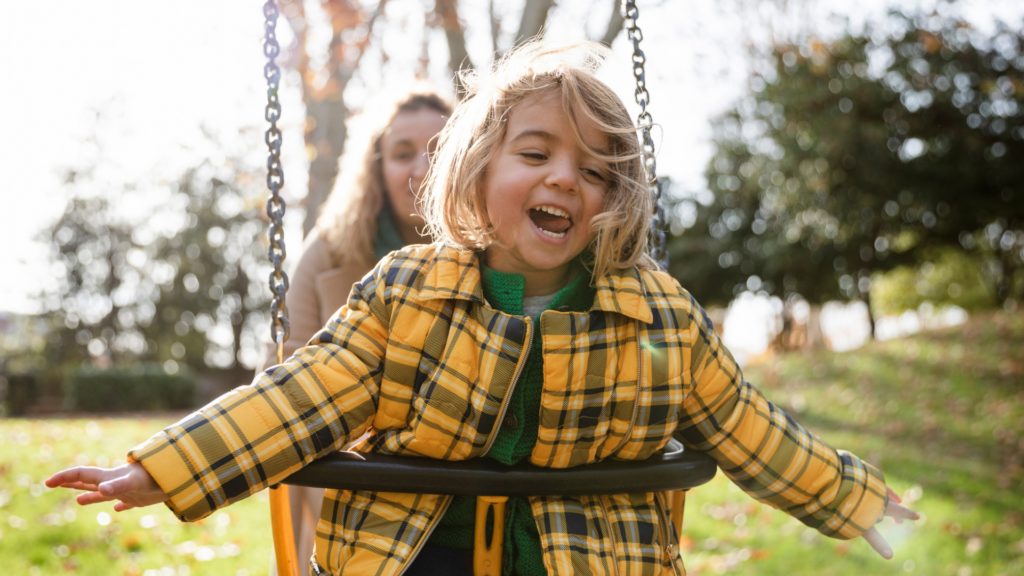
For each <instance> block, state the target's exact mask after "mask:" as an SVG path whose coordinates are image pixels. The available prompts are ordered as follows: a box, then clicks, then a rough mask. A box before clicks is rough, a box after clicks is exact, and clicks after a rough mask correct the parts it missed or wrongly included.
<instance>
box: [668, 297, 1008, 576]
mask: <svg viewBox="0 0 1024 576" xmlns="http://www.w3.org/2000/svg"><path fill="white" fill-rule="evenodd" d="M746 376H747V378H748V380H750V381H751V382H754V383H756V384H758V385H759V386H760V387H761V388H762V389H763V390H765V392H766V393H767V395H768V396H769V397H770V398H772V400H773V401H775V402H776V403H777V404H779V405H781V406H783V407H784V408H785V409H786V410H787V411H789V412H790V413H791V414H793V415H794V416H796V418H797V419H798V420H799V421H800V422H801V423H802V424H804V425H805V426H807V427H808V428H810V429H812V430H814V431H815V432H816V433H817V434H818V435H819V436H821V437H822V438H824V439H825V440H827V441H828V442H829V443H830V444H832V445H833V446H836V447H840V448H843V449H846V450H849V451H851V452H854V453H855V454H858V455H860V456H862V457H863V458H865V459H867V460H868V461H869V462H871V463H873V464H876V465H877V466H879V467H880V468H882V470H884V472H885V474H886V480H887V482H888V483H889V484H890V485H891V486H892V487H893V488H894V489H895V490H896V491H897V492H898V493H900V494H901V495H902V496H903V498H904V503H905V504H908V503H909V505H910V507H912V508H914V509H915V510H918V511H919V512H921V513H922V516H923V517H922V519H921V520H920V521H918V522H916V523H915V524H913V525H908V524H903V525H897V524H895V523H893V522H892V521H891V520H887V521H886V522H885V523H883V525H882V527H881V531H882V534H883V535H884V536H885V537H886V538H887V539H888V540H889V542H890V543H891V544H892V545H893V550H894V552H895V557H894V559H893V560H890V561H885V560H882V559H881V558H880V557H878V556H877V555H876V554H875V553H874V551H873V550H871V548H870V547H869V546H868V545H867V543H866V542H864V541H863V540H862V539H858V540H854V541H847V542H842V541H836V540H831V539H829V538H825V537H823V536H819V535H818V534H817V532H815V531H813V530H811V529H809V528H806V527H804V526H803V524H800V523H799V522H797V521H796V520H792V519H790V518H789V517H788V516H786V515H784V514H782V513H781V512H777V511H775V510H773V509H771V508H769V507H767V506H763V505H761V504H759V503H756V502H754V501H753V500H751V499H750V498H748V497H746V496H745V495H744V494H743V493H742V492H741V491H740V490H739V489H738V488H736V487H735V486H734V485H732V484H731V483H730V482H729V481H728V480H727V479H726V478H725V477H724V476H723V475H722V474H721V473H719V475H718V476H716V478H715V479H714V480H713V481H712V483H711V484H709V485H706V486H702V487H700V488H699V489H697V490H694V491H692V493H691V494H690V495H689V496H688V498H687V512H686V527H685V529H684V530H685V532H686V536H685V537H684V542H683V548H684V550H688V551H687V552H686V553H685V554H684V558H685V559H686V562H687V568H688V569H689V572H690V575H691V576H696V575H702V574H722V573H728V574H771V575H774V574H794V575H797V574H807V575H811V574H814V575H817V574H828V575H846V574H849V575H865V574H867V575H872V576H874V575H887V574H893V575H894V574H927V575H950V576H982V575H1006V576H1012V575H1018V574H1024V526H1022V524H1024V314H1016V315H1010V314H999V315H983V316H977V317H975V318H972V319H971V320H970V321H969V322H968V323H967V324H965V325H963V326H958V327H953V328H949V329H945V330H942V331H937V332H928V333H924V334H919V335H916V336H913V337H909V338H904V339H899V340H891V341H886V342H878V343H873V344H870V345H868V346H865V347H863V348H861V349H859V350H854V351H850V352H845V353H829V352H819V353H815V354H813V355H805V354H790V355H785V356H780V357H776V358H774V359H772V360H768V361H765V362H763V363H762V364H760V365H756V366H752V367H750V368H748V369H747V370H746Z"/></svg>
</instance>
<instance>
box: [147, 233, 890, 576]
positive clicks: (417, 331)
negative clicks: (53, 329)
mask: <svg viewBox="0 0 1024 576" xmlns="http://www.w3.org/2000/svg"><path fill="white" fill-rule="evenodd" d="M595 288H596V296H595V300H594V306H593V308H592V309H591V310H590V311H588V312H582V313H579V312H559V311H553V310H552V311H547V312H545V313H544V314H543V315H542V316H541V320H540V332H541V334H542V335H543V340H542V350H543V354H544V388H543V392H542V397H541V408H540V414H539V418H540V425H539V429H538V439H537V443H536V445H535V447H534V450H533V452H532V453H531V455H530V461H531V462H532V463H533V464H536V465H539V466H547V467H553V468H564V467H569V466H577V465H581V464H586V463H590V462H596V461H599V460H602V459H605V458H617V459H624V460H633V459H642V458H646V457H648V456H650V455H652V454H653V453H655V452H656V451H658V450H660V449H661V448H662V447H663V446H664V445H665V444H666V443H667V442H668V440H669V439H670V438H671V437H672V436H673V435H676V436H677V437H679V438H681V439H682V440H683V441H684V443H685V444H686V445H687V446H688V447H691V448H694V449H698V450H702V451H706V452H708V453H709V454H711V455H712V456H713V457H714V458H715V459H716V460H717V462H718V464H719V466H720V467H721V468H722V470H723V471H724V472H725V473H726V474H727V475H728V476H729V477H730V478H732V479H733V480H734V481H735V482H736V483H737V484H738V485H740V486H741V487H743V489H744V490H746V491H747V492H748V493H750V494H751V495H752V496H754V497H756V498H758V499H760V500H762V501H764V502H767V503H769V504H771V505H773V506H776V507H778V508H780V509H782V510H785V511H786V512H787V513H789V514H791V515H793V516H795V517H797V518H798V519H800V520H801V521H803V522H804V523H806V524H808V525H809V526H812V527H815V528H817V529H818V530H820V531H822V532H824V533H826V534H829V535H832V536H837V537H843V538H851V537H854V536H858V535H860V534H861V533H862V532H863V531H864V530H866V529H867V528H868V527H870V526H872V525H873V524H874V523H875V522H876V521H877V520H878V519H879V518H880V517H881V515H882V511H883V508H884V504H885V484H884V481H883V480H882V477H881V475H880V474H879V472H878V471H877V470H875V469H874V468H872V467H871V466H869V465H867V464H865V463H863V462H861V461H860V460H858V459H857V458H855V457H853V456H852V455H849V454H845V453H840V452H837V451H835V450H834V449H832V448H830V447H829V446H828V445H826V444H824V443H823V442H821V441H820V440H818V439H817V438H815V437H814V436H813V435H811V434H810V433H809V432H807V431H806V430H805V429H803V428H802V427H801V426H799V425H798V424H797V423H796V422H794V421H793V420H792V419H790V418H789V417H788V416H787V415H786V414H785V413H783V412H782V411H781V410H779V409H778V408H777V407H776V406H774V405H773V404H771V403H770V402H768V401H767V400H766V399H765V398H764V396H762V395H761V393H760V392H759V391H758V390H757V389H756V388H754V387H752V386H750V385H749V384H748V383H746V382H745V381H744V380H743V378H742V375H741V374H740V371H739V369H738V368H737V366H736V364H735V362H734V361H733V359H732V357H731V356H730V355H729V353H728V352H727V351H726V350H725V349H724V348H723V347H722V345H721V343H720V341H719V340H718V338H717V336H716V335H715V333H714V331H713V329H712V325H711V322H710V321H709V320H708V318H707V316H706V315H705V314H704V312H703V311H702V310H701V308H700V307H699V306H698V305H697V303H696V302H695V301H694V300H693V298H692V297H691V296H690V295H689V294H688V293H687V292H686V291H685V290H683V289H682V288H681V287H680V286H679V284H678V283H677V282H676V281H675V280H674V279H672V278H671V277H670V276H668V275H667V274H664V273H662V272H653V271H636V270H633V271H626V272H624V273H622V274H620V275H609V276H607V277H604V278H600V279H597V281H596V283H595ZM536 330H537V327H536V326H534V323H533V321H532V320H531V319H529V318H524V317H517V316H511V315H507V314H503V313H501V312H498V311H496V310H494V309H493V308H491V307H490V306H489V305H487V303H486V302H485V301H484V298H483V294H482V289H481V280H480V266H479V262H478V257H477V255H475V254H473V253H470V252H463V251H458V250H455V249H452V248H446V247H442V246H437V245H433V246H420V247H412V248H407V249H405V250H403V251H399V252H395V253H392V254H391V255H390V256H389V257H387V258H385V259H384V260H383V261H381V263H379V264H378V265H377V267H376V268H375V269H374V271H372V272H371V273H370V274H368V275H367V276H366V278H364V279H363V280H362V281H361V282H360V283H359V284H357V285H356V286H355V287H354V288H353V291H352V294H351V296H350V299H349V303H348V305H347V306H345V307H344V308H342V309H341V310H340V311H339V312H338V314H337V315H336V316H335V317H334V318H333V319H332V321H331V322H330V323H329V324H328V325H327V326H326V327H325V328H324V329H323V330H322V331H321V332H320V333H319V334H318V335H317V336H315V337H314V338H313V340H311V342H310V344H311V345H310V346H308V347H306V348H302V349H300V350H299V351H297V352H296V353H295V355H294V356H293V357H292V358H290V359H289V360H288V361H287V362H285V363H284V364H282V365H280V366H276V367H274V368H271V369H269V370H268V371H267V372H265V373H264V374H263V375H261V376H260V377H258V378H257V379H256V380H255V381H254V382H253V384H252V385H249V386H243V387H240V388H238V389H236V390H235V391H232V392H229V393H228V394H226V395H224V396H222V397H221V398H220V399H218V400H216V401H214V402H212V403H211V404H209V405H207V406H206V407H204V408H202V409H201V410H199V411H197V412H195V413H194V414H192V415H190V416H188V417H186V418H185V419H183V420H182V421H181V422H179V423H177V424H174V425H172V426H170V427H168V428H167V429H165V430H164V431H162V432H160V433H158V434H157V435H155V436H154V437H153V438H151V439H150V440H148V441H147V442H145V443H144V444H142V445H140V446H138V447H136V448H135V449H133V450H132V451H131V452H130V454H129V458H130V459H133V460H136V461H139V462H141V463H142V464H143V466H145V467H146V469H147V470H148V471H149V472H150V474H152V475H153V477H154V478H155V479H156V480H157V482H158V483H159V484H160V486H161V488H163V490H164V491H165V492H166V493H167V494H168V496H169V498H170V499H169V501H168V506H169V507H170V508H171V509H172V510H173V511H174V512H175V513H176V514H177V515H178V516H179V517H180V518H182V519H183V520H194V519H197V518H202V517H203V516H205V515H207V514H209V513H210V512H212V511H213V510H215V509H217V508H220V507H222V506H225V505H227V504H230V503H231V502H234V501H236V500H239V499H241V498H244V497H246V496H248V495H249V494H252V493H254V492H256V491H258V490H261V489H263V488H264V487H266V486H267V485H269V484H273V483H276V482H280V481H281V480H283V479H284V478H286V477H287V476H288V475H289V474H290V473H292V472H293V471H295V470H297V469H298V468H300V467H301V466H303V465H304V464H306V463H308V462H311V461H313V460H314V459H316V458H318V457H320V456H321V455H323V454H326V453H328V452H330V451H333V450H337V449H338V448H340V447H341V446H343V445H344V444H345V443H346V442H348V441H349V440H351V439H354V438H356V437H357V436H359V435H360V434H362V433H363V432H364V431H366V430H368V429H371V428H372V429H373V432H374V435H373V439H372V441H371V442H370V444H369V445H368V446H367V448H366V449H367V450H374V451H377V452H380V453H386V454H397V455H420V456H428V457H433V458H442V459H448V460H460V459H465V458H474V457H478V456H480V455H482V454H483V453H485V452H486V450H487V448H489V445H490V443H491V442H493V439H494V437H495V435H496V432H497V426H498V423H499V422H501V419H502V418H503V416H504V413H505V411H506V409H507V405H506V404H507V400H508V398H509V397H510V396H511V389H512V387H513V386H514V382H515V379H516V378H517V376H518V374H519V373H520V371H521V370H522V367H523V365H524V363H525V361H526V358H525V356H526V351H527V350H528V344H529V341H530V339H531V338H533V337H536V336H535V334H534V333H535V332H536ZM450 500H451V498H450V497H448V496H438V495H415V494H414V495H407V494H390V493H387V494H385V493H379V492H352V491H334V490H328V491H327V495H326V499H325V504H324V508H323V511H322V515H321V519H320V522H319V524H318V527H317V562H318V564H319V565H320V566H321V567H323V568H324V569H325V571H326V572H328V573H331V574H341V573H342V572H344V573H351V574H381V575H388V574H399V573H400V572H401V571H402V569H403V568H404V567H405V566H407V565H408V563H409V561H410V560H411V558H412V557H414V556H415V554H416V551H417V550H418V548H419V547H420V546H421V545H422V544H423V542H425V539H426V536H427V535H428V534H429V532H430V531H431V530H432V529H433V526H434V525H435V524H436V523H437V522H438V521H439V519H440V517H441V515H442V514H443V512H444V510H445V508H446V507H447V506H448V504H449V502H450ZM530 505H531V508H532V510H533V513H534V515H535V517H536V519H537V523H538V529H539V532H540V535H541V545H542V548H543V550H544V562H545V564H546V566H547V568H548V570H549V572H552V573H558V574H572V573H578V574H622V575H633V574H638V575H639V574H644V575H646V574H682V573H684V569H683V566H682V560H681V558H680V557H679V554H678V552H677V551H676V548H675V544H676V543H677V542H678V534H675V533H674V528H673V527H672V526H671V524H670V522H669V521H668V510H667V506H666V504H665V502H664V501H663V499H662V497H661V496H660V495H654V494H619V495H611V496H593V497H580V498H575V497H574V498H569V497H558V498H531V499H530Z"/></svg>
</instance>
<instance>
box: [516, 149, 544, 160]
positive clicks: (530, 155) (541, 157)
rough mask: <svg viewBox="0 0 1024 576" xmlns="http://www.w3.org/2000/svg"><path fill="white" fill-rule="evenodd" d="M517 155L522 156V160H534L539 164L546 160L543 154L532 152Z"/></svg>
mask: <svg viewBox="0 0 1024 576" xmlns="http://www.w3.org/2000/svg"><path fill="white" fill-rule="evenodd" d="M519 155H520V156H522V157H523V158H527V159H529V160H535V161H537V162H541V161H544V160H547V158H548V155H547V154H545V153H543V152H534V151H526V152H520V153H519Z"/></svg>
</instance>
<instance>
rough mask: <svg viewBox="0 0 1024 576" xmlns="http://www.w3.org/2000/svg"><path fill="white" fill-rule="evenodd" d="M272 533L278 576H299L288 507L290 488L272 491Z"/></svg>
mask: <svg viewBox="0 0 1024 576" xmlns="http://www.w3.org/2000/svg"><path fill="white" fill-rule="evenodd" d="M270 531H271V533H272V534H273V537H274V556H275V557H276V558H277V560H276V565H277V574H278V576H299V574H300V572H299V563H298V559H297V558H296V555H297V554H298V553H297V552H296V551H295V535H294V534H293V533H292V512H291V508H290V507H289V505H288V486H286V485H284V484H280V485H278V486H275V487H274V488H271V489H270Z"/></svg>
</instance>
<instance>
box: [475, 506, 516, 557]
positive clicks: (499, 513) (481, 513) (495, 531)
mask: <svg viewBox="0 0 1024 576" xmlns="http://www.w3.org/2000/svg"><path fill="white" fill-rule="evenodd" d="M507 502H508V496H477V497H476V523H475V526H474V528H473V576H501V551H502V550H501V547H502V543H503V542H504V541H505V504H506V503H507ZM488 516H490V517H491V525H492V529H491V533H490V538H488V534H487V524H488V522H487V517H488Z"/></svg>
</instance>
